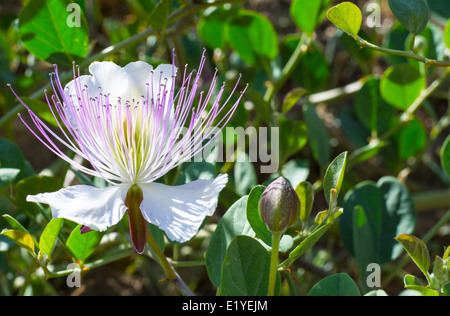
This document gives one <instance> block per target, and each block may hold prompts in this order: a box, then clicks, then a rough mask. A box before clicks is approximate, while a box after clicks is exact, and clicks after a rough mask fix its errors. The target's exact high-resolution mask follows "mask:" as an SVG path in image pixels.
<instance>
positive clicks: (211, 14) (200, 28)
mask: <svg viewBox="0 0 450 316" xmlns="http://www.w3.org/2000/svg"><path fill="white" fill-rule="evenodd" d="M230 11H231V10H227V9H225V8H224V7H223V6H221V7H212V8H208V9H206V10H205V11H204V12H203V15H202V17H201V18H200V20H199V21H198V24H197V34H198V36H199V37H200V39H201V41H202V42H203V43H204V44H205V45H206V46H208V47H209V48H211V49H214V48H220V49H222V50H223V49H225V48H226V45H227V41H226V36H225V30H226V24H227V23H228V19H229V18H230V17H231V16H232V13H231V12H230Z"/></svg>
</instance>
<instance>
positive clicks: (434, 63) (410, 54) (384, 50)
mask: <svg viewBox="0 0 450 316" xmlns="http://www.w3.org/2000/svg"><path fill="white" fill-rule="evenodd" d="M355 40H356V42H357V43H358V44H359V45H360V46H361V47H368V48H371V49H373V50H376V51H378V52H381V53H385V54H389V55H396V56H402V57H406V58H410V59H414V60H417V61H419V62H422V63H424V64H425V65H426V67H427V68H428V67H430V66H439V67H450V61H439V60H435V59H429V58H426V57H423V56H420V55H417V54H415V53H413V52H412V51H403V50H396V49H389V48H385V47H380V46H377V45H375V44H372V43H370V42H368V41H366V40H364V39H362V38H361V37H359V36H356V37H355Z"/></svg>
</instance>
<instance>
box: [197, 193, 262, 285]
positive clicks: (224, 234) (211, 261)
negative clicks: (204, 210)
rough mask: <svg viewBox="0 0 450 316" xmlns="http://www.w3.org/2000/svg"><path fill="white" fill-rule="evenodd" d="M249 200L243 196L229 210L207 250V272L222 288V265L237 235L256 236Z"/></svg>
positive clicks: (213, 281)
mask: <svg viewBox="0 0 450 316" xmlns="http://www.w3.org/2000/svg"><path fill="white" fill-rule="evenodd" d="M247 200H248V196H247V195H246V196H243V197H242V198H240V199H239V200H238V201H236V202H235V203H234V204H233V205H232V206H231V207H230V208H229V209H228V211H227V212H226V213H225V215H224V216H223V217H222V219H221V220H220V221H219V223H218V224H217V227H216V230H215V231H214V234H213V235H212V236H211V240H210V242H209V245H208V249H207V250H206V270H207V272H208V276H209V279H210V280H211V282H212V283H213V284H214V285H215V286H217V287H219V286H220V276H221V273H222V263H223V260H224V259H225V253H226V250H227V247H228V245H229V244H230V242H231V241H232V240H233V238H234V237H235V236H237V235H246V236H250V237H254V236H255V232H254V231H253V230H252V228H251V226H250V224H249V222H248V221H247V216H246V211H247Z"/></svg>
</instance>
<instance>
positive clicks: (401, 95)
mask: <svg viewBox="0 0 450 316" xmlns="http://www.w3.org/2000/svg"><path fill="white" fill-rule="evenodd" d="M425 85H426V79H425V77H424V76H422V75H421V74H420V72H419V70H418V69H417V68H416V67H414V66H412V65H410V64H401V65H397V66H391V67H389V68H388V69H387V70H386V71H385V72H384V74H383V77H382V78H381V82H380V92H381V95H382V97H383V99H384V100H385V101H386V102H388V103H389V104H390V105H392V106H394V107H396V108H398V109H400V110H406V109H407V108H408V107H409V106H410V105H411V104H412V103H413V102H414V100H416V99H417V97H418V96H419V95H420V92H421V91H422V90H423V89H424V88H425Z"/></svg>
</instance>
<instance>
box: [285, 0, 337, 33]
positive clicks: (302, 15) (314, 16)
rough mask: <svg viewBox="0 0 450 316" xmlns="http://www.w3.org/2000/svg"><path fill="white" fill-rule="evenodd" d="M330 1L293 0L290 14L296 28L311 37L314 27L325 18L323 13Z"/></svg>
mask: <svg viewBox="0 0 450 316" xmlns="http://www.w3.org/2000/svg"><path fill="white" fill-rule="evenodd" d="M330 2H331V0H316V1H311V0H294V1H293V2H292V4H291V7H290V13H291V16H292V19H293V20H294V22H295V24H296V25H297V27H298V28H299V29H300V30H302V31H303V32H305V33H306V34H308V35H309V36H311V35H312V34H313V33H314V30H315V29H316V27H317V26H318V25H319V24H320V23H321V22H322V21H323V19H324V18H325V12H326V9H327V7H328V5H329V4H330Z"/></svg>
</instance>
